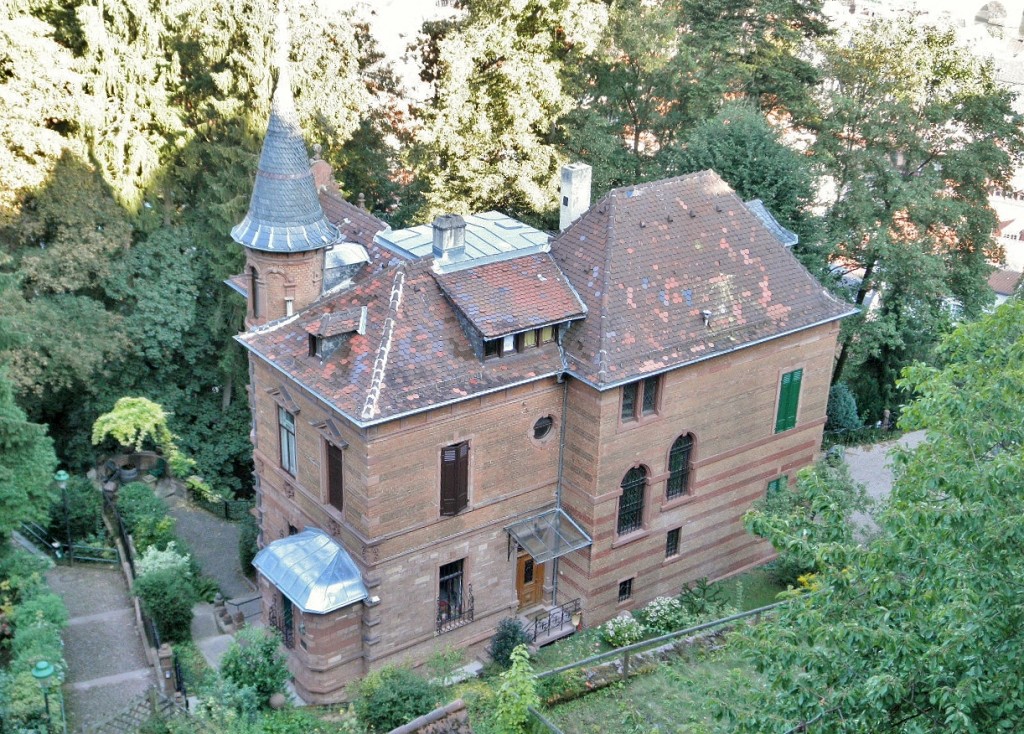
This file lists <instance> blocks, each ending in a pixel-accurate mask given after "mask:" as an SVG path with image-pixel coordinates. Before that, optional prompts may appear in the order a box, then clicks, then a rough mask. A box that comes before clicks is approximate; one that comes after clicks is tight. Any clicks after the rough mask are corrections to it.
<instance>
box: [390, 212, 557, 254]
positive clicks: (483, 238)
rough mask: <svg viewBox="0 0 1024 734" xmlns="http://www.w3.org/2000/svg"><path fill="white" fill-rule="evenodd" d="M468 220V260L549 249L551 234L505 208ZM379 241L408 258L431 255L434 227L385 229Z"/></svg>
mask: <svg viewBox="0 0 1024 734" xmlns="http://www.w3.org/2000/svg"><path fill="white" fill-rule="evenodd" d="M463 219H464V220H465V222H466V251H465V257H466V259H467V260H473V261H475V262H473V263H472V265H479V264H482V263H484V262H488V261H489V260H488V258H490V259H501V258H507V257H508V256H509V255H510V254H512V253H514V254H518V255H525V254H528V253H531V252H547V251H548V239H549V238H548V236H547V235H546V234H545V233H544V232H541V231H540V230H539V229H534V228H533V227H531V226H529V225H527V224H523V223H522V222H520V221H519V220H517V219H513V218H512V217H510V216H507V215H505V214H502V213H501V212H484V213H483V214H470V215H468V216H465V217H463ZM375 241H376V242H377V243H378V244H380V245H383V246H384V247H387V248H388V249H389V250H391V251H393V252H396V253H398V254H399V255H402V256H403V257H406V258H408V259H410V260H411V259H414V258H423V257H431V255H432V248H433V245H434V230H433V227H432V226H431V225H429V224H421V225H419V226H417V227H409V228H407V229H398V230H394V231H387V232H381V233H380V234H378V235H377V237H376V238H375Z"/></svg>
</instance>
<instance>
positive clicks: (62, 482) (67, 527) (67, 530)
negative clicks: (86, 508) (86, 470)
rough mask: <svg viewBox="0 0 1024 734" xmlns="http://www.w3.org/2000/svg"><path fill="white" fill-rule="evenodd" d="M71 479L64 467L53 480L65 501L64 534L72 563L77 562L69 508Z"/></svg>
mask: <svg viewBox="0 0 1024 734" xmlns="http://www.w3.org/2000/svg"><path fill="white" fill-rule="evenodd" d="M69 479H71V475H70V474H68V473H67V472H66V471H64V470H63V469H60V470H59V471H58V472H57V473H56V474H54V475H53V481H55V482H56V483H57V486H58V487H60V496H61V500H62V501H63V503H64V535H65V536H66V537H65V540H67V543H68V556H70V558H71V563H74V562H75V554H74V552H73V550H72V548H71V511H70V510H69V509H68V480H69Z"/></svg>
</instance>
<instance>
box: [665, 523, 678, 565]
mask: <svg viewBox="0 0 1024 734" xmlns="http://www.w3.org/2000/svg"><path fill="white" fill-rule="evenodd" d="M679 535H680V529H679V528H676V529H675V530H669V531H668V535H666V536H665V558H671V557H672V556H678V555H679Z"/></svg>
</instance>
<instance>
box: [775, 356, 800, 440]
mask: <svg viewBox="0 0 1024 734" xmlns="http://www.w3.org/2000/svg"><path fill="white" fill-rule="evenodd" d="M803 376H804V371H803V370H802V369H799V370H793V371H792V372H787V373H786V374H784V375H783V376H782V385H781V386H780V387H779V409H778V413H777V414H776V416H775V432H776V433H779V432H780V431H788V430H789V429H790V428H793V427H794V426H795V425H796V414H797V409H798V408H799V405H800V384H801V382H803Z"/></svg>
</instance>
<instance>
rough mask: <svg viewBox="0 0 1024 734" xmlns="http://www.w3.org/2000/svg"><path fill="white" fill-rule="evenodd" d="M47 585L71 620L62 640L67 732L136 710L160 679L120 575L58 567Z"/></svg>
mask: <svg viewBox="0 0 1024 734" xmlns="http://www.w3.org/2000/svg"><path fill="white" fill-rule="evenodd" d="M46 581H47V583H48V584H49V586H50V588H51V589H53V591H54V592H55V593H57V594H59V595H60V596H61V597H62V598H63V599H64V604H65V605H66V606H67V608H68V615H69V617H70V620H69V623H68V626H67V628H66V629H65V630H64V635H63V637H64V658H65V660H66V661H67V664H68V674H67V679H66V680H65V681H64V687H63V690H64V701H65V708H66V711H67V717H68V729H69V730H70V729H78V728H79V727H81V726H82V725H83V724H85V723H87V722H91V723H96V722H99V721H102V720H104V719H106V718H108V717H109V716H112V715H114V714H116V713H118V712H119V711H121V710H122V709H123V708H125V707H126V706H129V705H130V704H132V703H133V702H134V701H135V700H137V698H138V697H139V696H141V695H142V694H143V693H144V692H145V691H146V689H147V688H149V687H150V686H151V685H155V684H156V677H155V675H154V673H153V669H152V668H151V667H149V662H148V661H147V659H146V653H145V651H144V648H143V644H142V637H141V634H140V630H139V629H138V628H137V627H136V625H135V611H134V608H133V606H132V601H131V598H130V597H129V596H128V588H127V585H126V583H125V580H124V576H123V575H122V574H121V572H120V570H119V569H117V568H115V567H112V566H85V565H82V564H78V565H75V566H56V567H55V568H52V569H50V570H49V571H47V573H46Z"/></svg>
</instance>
